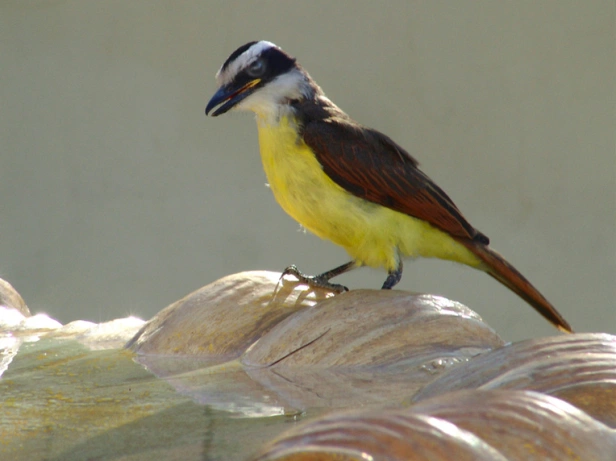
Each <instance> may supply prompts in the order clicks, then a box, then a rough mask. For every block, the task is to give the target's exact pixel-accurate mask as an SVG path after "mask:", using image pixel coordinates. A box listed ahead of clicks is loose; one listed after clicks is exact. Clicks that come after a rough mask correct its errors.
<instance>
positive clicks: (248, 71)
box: [205, 40, 314, 117]
mask: <svg viewBox="0 0 616 461" xmlns="http://www.w3.org/2000/svg"><path fill="white" fill-rule="evenodd" d="M216 81H217V82H218V85H219V88H218V91H217V92H216V93H215V94H214V96H212V99H210V101H209V102H208V104H207V107H206V108H205V113H206V115H207V114H209V113H210V112H211V115H212V116H213V117H216V116H218V115H221V114H224V113H225V112H228V111H229V110H232V109H233V110H244V111H253V112H255V113H256V114H257V115H259V116H265V117H267V116H272V115H274V116H275V115H278V114H279V113H280V110H281V107H283V106H284V105H285V104H287V105H288V103H289V102H290V101H293V100H298V99H302V98H305V97H307V96H309V95H311V94H312V93H313V92H314V90H313V88H312V85H311V80H310V77H309V76H308V74H307V73H306V72H305V71H304V70H303V69H302V68H301V67H300V66H299V64H297V63H296V61H295V58H292V57H291V56H289V55H288V54H286V53H285V52H284V51H282V50H281V49H280V48H279V47H277V46H276V45H274V44H273V43H271V42H266V41H263V40H262V41H259V42H250V43H247V44H245V45H243V46H240V47H239V48H238V49H237V50H235V51H234V52H233V53H231V56H229V57H228V58H227V60H226V61H225V62H224V64H223V65H222V67H221V68H220V70H219V71H218V73H217V74H216ZM217 106H218V108H217V109H216V110H214V111H213V112H212V110H213V109H214V108H215V107H217Z"/></svg>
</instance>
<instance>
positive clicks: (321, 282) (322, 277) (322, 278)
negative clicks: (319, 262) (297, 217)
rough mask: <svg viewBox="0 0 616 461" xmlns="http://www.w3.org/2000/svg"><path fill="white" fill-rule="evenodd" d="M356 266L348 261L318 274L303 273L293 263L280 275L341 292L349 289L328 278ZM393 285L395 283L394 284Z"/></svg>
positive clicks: (353, 262)
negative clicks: (290, 276)
mask: <svg viewBox="0 0 616 461" xmlns="http://www.w3.org/2000/svg"><path fill="white" fill-rule="evenodd" d="M355 266H356V264H355V261H350V262H348V263H346V264H343V265H342V266H338V267H336V268H334V269H332V270H330V271H327V272H323V273H322V274H319V275H305V274H302V273H301V272H300V271H299V269H298V268H297V266H296V265H295V264H294V265H292V266H289V267H287V268H286V269H285V270H284V271H282V276H281V278H282V277H284V276H285V275H292V276H293V277H295V278H296V279H297V280H299V281H300V282H301V283H305V284H307V285H310V286H312V287H319V288H327V289H329V290H332V291H335V292H337V293H342V292H343V291H349V289H348V288H347V287H345V286H344V285H339V284H337V283H330V282H329V279H331V278H334V277H336V276H337V275H340V274H344V273H345V272H347V271H349V270H351V269H353V268H354V267H355ZM394 285H395V284H394Z"/></svg>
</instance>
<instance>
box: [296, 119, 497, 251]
mask: <svg viewBox="0 0 616 461" xmlns="http://www.w3.org/2000/svg"><path fill="white" fill-rule="evenodd" d="M303 139H304V142H305V143H306V144H307V145H308V146H309V147H310V148H311V149H312V150H313V151H314V153H315V155H316V157H317V159H318V161H319V163H320V164H321V165H322V166H323V171H324V172H325V173H326V174H327V175H328V176H329V177H330V178H331V179H332V180H333V181H334V182H335V183H336V184H338V185H339V186H340V187H342V188H344V189H345V190H347V191H349V192H350V193H352V194H354V195H356V196H357V197H361V198H363V199H365V200H368V201H370V202H373V203H378V204H379V205H383V206H385V207H388V208H391V209H392V210H396V211H399V212H401V213H405V214H407V215H409V216H413V217H415V218H419V219H422V220H424V221H427V222H428V223H430V224H431V225H433V226H435V227H437V228H439V229H441V230H443V231H445V232H447V233H448V234H451V235H453V236H455V237H458V238H463V239H464V238H466V239H473V240H475V241H476V242H478V243H483V244H488V243H489V240H488V238H487V237H486V236H484V235H483V234H481V233H480V232H478V231H477V230H476V229H475V228H473V226H471V225H470V224H469V223H468V221H466V219H465V218H464V216H462V213H460V211H459V210H458V208H457V207H456V206H455V205H454V203H453V202H452V201H451V199H450V198H449V197H448V196H447V194H445V192H443V191H442V190H441V188H440V187H438V186H437V185H436V184H435V183H434V182H433V181H432V180H431V179H430V178H429V177H428V176H426V174H425V173H423V172H422V171H421V170H420V169H419V168H418V167H417V165H418V163H417V161H416V160H415V159H414V158H413V157H411V155H410V154H409V153H407V152H406V151H405V150H404V149H402V148H401V147H400V146H398V145H397V144H396V143H395V142H393V141H392V140H391V139H390V138H389V137H387V136H385V135H384V134H382V133H379V132H378V131H376V130H371V129H369V128H364V127H362V126H360V125H356V124H355V123H354V122H352V121H350V120H346V119H341V118H335V117H332V118H325V119H322V120H312V121H309V122H307V123H306V124H305V125H304V127H303Z"/></svg>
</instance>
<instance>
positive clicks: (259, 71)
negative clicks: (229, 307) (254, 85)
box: [246, 59, 265, 77]
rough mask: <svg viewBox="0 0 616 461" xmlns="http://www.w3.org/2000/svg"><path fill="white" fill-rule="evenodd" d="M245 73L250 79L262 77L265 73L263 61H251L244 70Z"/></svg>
mask: <svg viewBox="0 0 616 461" xmlns="http://www.w3.org/2000/svg"><path fill="white" fill-rule="evenodd" d="M246 72H247V73H248V75H250V76H251V77H260V76H262V75H263V73H264V72H265V61H263V59H257V60H256V61H253V62H252V63H251V64H250V65H249V66H248V68H247V69H246Z"/></svg>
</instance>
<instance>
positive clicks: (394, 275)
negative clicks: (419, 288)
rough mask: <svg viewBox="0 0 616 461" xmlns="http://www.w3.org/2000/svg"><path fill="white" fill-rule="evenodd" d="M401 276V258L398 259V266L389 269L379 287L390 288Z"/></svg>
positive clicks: (382, 288)
mask: <svg viewBox="0 0 616 461" xmlns="http://www.w3.org/2000/svg"><path fill="white" fill-rule="evenodd" d="M401 278H402V259H400V260H399V261H398V267H396V269H395V270H393V271H390V272H389V274H388V275H387V278H386V279H385V282H384V283H383V286H382V287H381V290H391V289H392V288H393V287H394V286H395V285H396V284H397V283H398V282H399V281H400V279H401Z"/></svg>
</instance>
